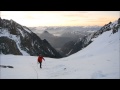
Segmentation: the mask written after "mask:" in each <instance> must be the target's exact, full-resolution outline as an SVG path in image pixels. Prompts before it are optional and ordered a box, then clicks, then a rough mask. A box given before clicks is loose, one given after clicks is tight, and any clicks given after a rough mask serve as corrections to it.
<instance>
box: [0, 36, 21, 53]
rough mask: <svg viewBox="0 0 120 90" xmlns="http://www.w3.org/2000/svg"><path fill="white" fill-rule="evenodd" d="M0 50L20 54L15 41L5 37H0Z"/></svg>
mask: <svg viewBox="0 0 120 90" xmlns="http://www.w3.org/2000/svg"><path fill="white" fill-rule="evenodd" d="M0 52H2V53H4V54H15V55H22V53H21V52H20V51H19V49H18V48H17V45H16V43H15V41H13V40H11V39H9V38H7V37H0Z"/></svg>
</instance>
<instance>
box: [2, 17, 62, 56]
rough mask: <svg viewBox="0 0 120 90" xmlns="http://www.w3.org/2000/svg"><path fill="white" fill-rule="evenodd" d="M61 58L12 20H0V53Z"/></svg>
mask: <svg viewBox="0 0 120 90" xmlns="http://www.w3.org/2000/svg"><path fill="white" fill-rule="evenodd" d="M24 52H25V53H27V54H29V55H31V56H37V55H39V54H42V55H43V56H45V57H52V58H61V55H60V54H59V53H58V52H57V51H56V50H55V49H54V48H53V47H52V46H51V45H50V44H49V43H48V42H47V41H46V40H41V39H40V38H39V37H38V36H37V35H36V34H34V33H33V32H32V31H31V30H30V29H29V28H27V27H25V26H21V25H20V24H18V23H16V22H15V21H13V20H6V19H1V18H0V53H3V54H14V55H24Z"/></svg>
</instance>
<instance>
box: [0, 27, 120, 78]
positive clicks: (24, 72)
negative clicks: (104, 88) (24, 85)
mask: <svg viewBox="0 0 120 90" xmlns="http://www.w3.org/2000/svg"><path fill="white" fill-rule="evenodd" d="M111 33H112V29H110V30H109V31H106V32H104V33H102V34H100V35H99V36H97V37H96V38H93V39H92V41H93V42H92V43H91V44H89V45H88V46H87V47H85V48H84V49H82V50H80V51H78V52H77V53H74V54H72V55H71V56H68V57H65V58H61V59H53V58H47V57H46V58H45V62H44V61H43V64H42V69H40V68H39V65H38V64H37V57H36V56H17V55H1V58H0V60H1V63H0V64H1V65H4V66H1V67H0V70H1V75H0V78H1V79H120V27H119V28H118V32H116V33H114V34H111ZM8 66H13V68H9V67H8Z"/></svg>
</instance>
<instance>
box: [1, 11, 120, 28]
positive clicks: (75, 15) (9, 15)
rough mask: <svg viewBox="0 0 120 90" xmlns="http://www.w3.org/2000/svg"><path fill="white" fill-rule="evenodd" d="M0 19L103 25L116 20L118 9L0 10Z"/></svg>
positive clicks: (29, 24) (30, 24)
mask: <svg viewBox="0 0 120 90" xmlns="http://www.w3.org/2000/svg"><path fill="white" fill-rule="evenodd" d="M0 13H1V18H2V19H8V20H10V19H12V20H14V21H16V22H17V23H19V24H21V25H23V26H27V27H38V26H103V25H105V24H107V23H109V22H110V21H111V22H113V21H115V20H117V19H118V18H119V17H120V16H119V13H120V12H119V11H1V12H0Z"/></svg>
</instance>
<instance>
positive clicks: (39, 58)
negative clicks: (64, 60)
mask: <svg viewBox="0 0 120 90" xmlns="http://www.w3.org/2000/svg"><path fill="white" fill-rule="evenodd" d="M42 60H44V61H45V59H44V58H43V56H42V55H39V56H38V62H39V63H40V68H42Z"/></svg>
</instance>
